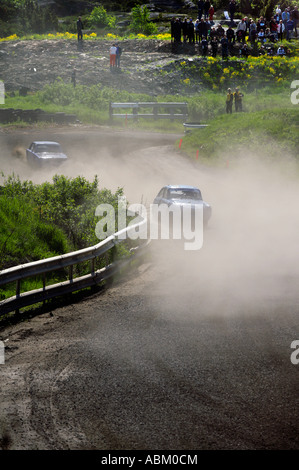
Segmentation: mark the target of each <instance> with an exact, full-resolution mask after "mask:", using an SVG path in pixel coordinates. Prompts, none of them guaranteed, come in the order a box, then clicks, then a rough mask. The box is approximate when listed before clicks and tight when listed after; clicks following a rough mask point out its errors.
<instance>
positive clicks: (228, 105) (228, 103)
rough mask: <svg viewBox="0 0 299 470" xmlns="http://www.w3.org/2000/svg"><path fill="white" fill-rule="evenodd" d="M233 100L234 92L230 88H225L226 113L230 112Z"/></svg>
mask: <svg viewBox="0 0 299 470" xmlns="http://www.w3.org/2000/svg"><path fill="white" fill-rule="evenodd" d="M233 101H234V94H233V93H232V90H231V89H230V88H228V89H227V95H226V113H227V114H232V112H233Z"/></svg>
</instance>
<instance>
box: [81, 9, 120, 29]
mask: <svg viewBox="0 0 299 470" xmlns="http://www.w3.org/2000/svg"><path fill="white" fill-rule="evenodd" d="M87 23H88V25H89V27H90V28H95V27H103V26H109V28H113V27H114V26H115V24H116V17H115V16H113V15H108V14H107V11H106V10H105V8H104V7H103V6H99V7H95V8H94V9H93V10H92V12H91V13H90V15H89V16H88V18H87Z"/></svg>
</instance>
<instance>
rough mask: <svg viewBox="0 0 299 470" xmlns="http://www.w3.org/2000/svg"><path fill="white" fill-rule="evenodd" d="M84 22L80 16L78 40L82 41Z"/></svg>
mask: <svg viewBox="0 0 299 470" xmlns="http://www.w3.org/2000/svg"><path fill="white" fill-rule="evenodd" d="M82 29H83V23H82V19H81V16H79V18H78V19H77V34H78V41H82V39H83V31H82Z"/></svg>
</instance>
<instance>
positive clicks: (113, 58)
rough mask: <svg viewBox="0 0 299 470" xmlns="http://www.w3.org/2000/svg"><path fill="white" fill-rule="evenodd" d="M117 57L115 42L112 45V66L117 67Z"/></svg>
mask: <svg viewBox="0 0 299 470" xmlns="http://www.w3.org/2000/svg"><path fill="white" fill-rule="evenodd" d="M115 59H116V45H115V44H113V45H112V46H111V47H110V67H115Z"/></svg>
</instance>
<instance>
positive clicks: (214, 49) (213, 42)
mask: <svg viewBox="0 0 299 470" xmlns="http://www.w3.org/2000/svg"><path fill="white" fill-rule="evenodd" d="M211 48H212V56H213V57H216V56H217V52H218V40H217V37H216V36H213V38H211Z"/></svg>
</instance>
